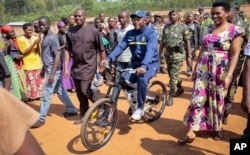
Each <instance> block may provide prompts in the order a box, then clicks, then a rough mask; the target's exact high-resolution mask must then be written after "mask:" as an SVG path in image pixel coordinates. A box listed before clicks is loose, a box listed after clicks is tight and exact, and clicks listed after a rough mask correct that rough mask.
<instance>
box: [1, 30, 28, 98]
mask: <svg viewBox="0 0 250 155" xmlns="http://www.w3.org/2000/svg"><path fill="white" fill-rule="evenodd" d="M1 32H2V34H3V35H4V40H5V47H4V50H3V54H4V58H5V61H6V63H7V65H8V68H9V70H10V74H11V76H10V77H11V93H12V94H13V95H14V96H15V97H16V98H18V99H20V100H24V101H25V100H26V99H27V96H26V82H25V76H24V73H23V69H22V65H23V64H22V57H23V56H22V54H21V53H20V51H19V46H18V44H17V40H16V35H15V31H14V29H13V28H12V27H11V26H9V25H4V26H3V27H2V28H1Z"/></svg>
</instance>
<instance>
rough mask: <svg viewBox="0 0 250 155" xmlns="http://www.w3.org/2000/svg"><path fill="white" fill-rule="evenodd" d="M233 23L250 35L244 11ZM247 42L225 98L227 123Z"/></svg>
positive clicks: (225, 119) (244, 42) (249, 27)
mask: <svg viewBox="0 0 250 155" xmlns="http://www.w3.org/2000/svg"><path fill="white" fill-rule="evenodd" d="M233 24H235V25H237V26H240V27H242V28H244V29H245V34H244V36H243V37H245V36H250V26H249V24H248V22H247V19H246V15H245V13H244V12H243V11H240V12H239V13H238V14H237V15H236V17H235V20H234V22H233ZM246 43H247V40H243V43H242V48H241V51H240V55H239V60H238V63H237V65H236V68H235V70H234V74H233V79H232V83H231V85H230V87H229V89H228V94H227V96H226V98H225V103H226V104H225V114H224V123H225V124H226V122H227V117H228V114H229V111H230V109H231V107H232V103H233V96H234V94H235V93H236V89H237V87H238V83H237V78H238V77H239V75H240V73H241V69H242V65H243V62H244V60H245V56H244V48H243V47H244V46H245V44H246Z"/></svg>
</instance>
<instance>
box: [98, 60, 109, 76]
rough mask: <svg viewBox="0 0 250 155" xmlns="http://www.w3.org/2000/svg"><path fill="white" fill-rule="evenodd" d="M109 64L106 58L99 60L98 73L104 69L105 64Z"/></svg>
mask: <svg viewBox="0 0 250 155" xmlns="http://www.w3.org/2000/svg"><path fill="white" fill-rule="evenodd" d="M108 64H109V62H108V60H106V59H105V60H101V62H100V66H99V72H100V73H103V72H104V70H105V68H106V66H107V65H108Z"/></svg>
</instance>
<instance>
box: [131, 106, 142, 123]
mask: <svg viewBox="0 0 250 155" xmlns="http://www.w3.org/2000/svg"><path fill="white" fill-rule="evenodd" d="M142 116H143V110H142V109H136V110H135V112H134V114H133V115H132V116H131V117H132V118H133V119H134V120H136V121H139V120H141V117H142Z"/></svg>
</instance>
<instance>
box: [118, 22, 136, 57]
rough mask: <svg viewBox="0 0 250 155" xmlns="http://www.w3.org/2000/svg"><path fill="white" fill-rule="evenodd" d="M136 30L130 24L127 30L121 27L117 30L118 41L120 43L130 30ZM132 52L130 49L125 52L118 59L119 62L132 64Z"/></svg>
mask: <svg viewBox="0 0 250 155" xmlns="http://www.w3.org/2000/svg"><path fill="white" fill-rule="evenodd" d="M132 29H134V26H133V25H131V24H129V25H128V26H127V27H126V28H125V29H121V26H119V27H118V28H117V41H118V42H119V43H120V42H121V41H122V39H123V38H124V37H125V35H126V33H127V32H128V31H129V30H132ZM131 56H132V54H131V51H130V49H129V48H127V49H126V50H124V52H123V53H122V54H121V55H120V56H119V57H118V58H117V61H119V62H130V61H131Z"/></svg>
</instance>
